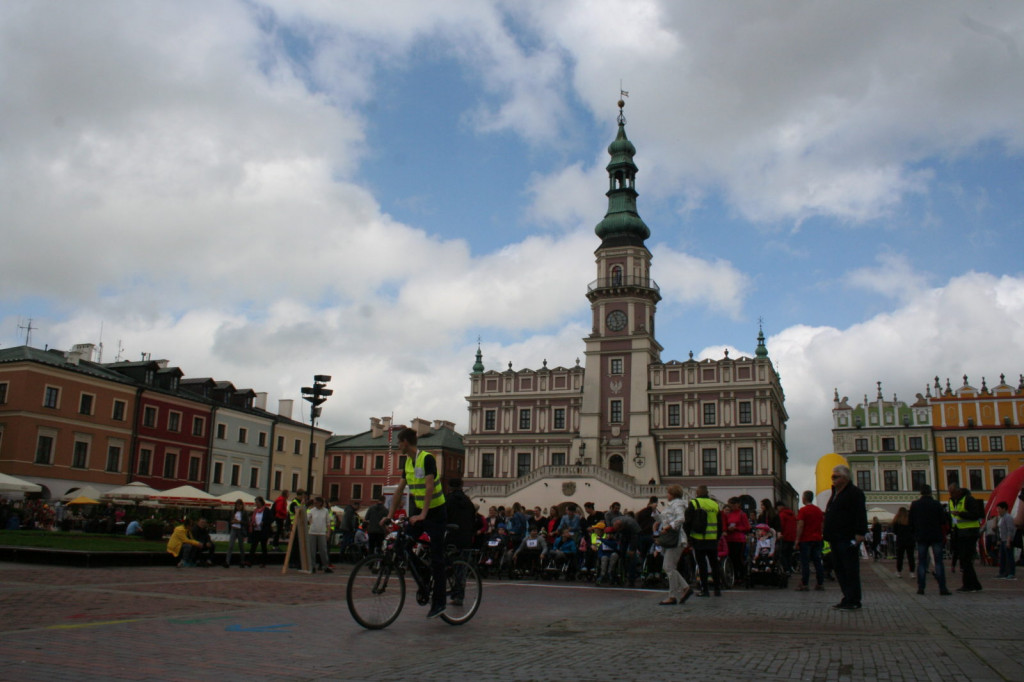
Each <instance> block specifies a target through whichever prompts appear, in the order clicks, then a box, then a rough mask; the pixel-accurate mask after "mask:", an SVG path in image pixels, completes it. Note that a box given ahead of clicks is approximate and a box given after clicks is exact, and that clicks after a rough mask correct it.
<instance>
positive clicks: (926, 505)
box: [910, 483, 950, 596]
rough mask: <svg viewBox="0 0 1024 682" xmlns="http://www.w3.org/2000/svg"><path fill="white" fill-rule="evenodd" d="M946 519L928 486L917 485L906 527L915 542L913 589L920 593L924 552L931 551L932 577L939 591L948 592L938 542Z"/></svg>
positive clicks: (925, 560) (925, 564) (925, 571)
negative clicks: (933, 561)
mask: <svg viewBox="0 0 1024 682" xmlns="http://www.w3.org/2000/svg"><path fill="white" fill-rule="evenodd" d="M945 523H946V510H945V509H943V508H942V505H941V504H940V503H939V501H938V500H936V499H935V498H934V497H932V487H931V486H930V485H928V484H927V483H925V484H924V485H922V486H921V497H919V498H918V499H916V500H914V502H913V503H912V504H911V505H910V528H911V530H912V531H913V533H914V542H916V543H917V593H918V594H924V585H925V582H926V580H927V578H928V556H929V553H931V554H933V555H935V579H936V580H938V581H939V594H941V595H943V596H949V594H950V591H949V590H947V589H946V569H945V568H943V566H942V546H943V545H944V544H945V543H946V537H945V534H944V533H943V532H942V526H943V525H944V524H945Z"/></svg>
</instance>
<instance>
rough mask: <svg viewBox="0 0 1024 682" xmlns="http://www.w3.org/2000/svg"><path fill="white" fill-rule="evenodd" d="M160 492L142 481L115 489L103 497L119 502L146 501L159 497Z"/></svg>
mask: <svg viewBox="0 0 1024 682" xmlns="http://www.w3.org/2000/svg"><path fill="white" fill-rule="evenodd" d="M159 494H160V491H159V490H157V489H156V488H151V487H149V486H148V485H146V484H145V483H143V482H142V481H133V482H131V483H129V484H128V485H123V486H121V487H120V488H114V489H113V490H108V491H107V492H105V493H103V497H107V498H111V499H114V500H115V501H118V500H145V499H146V498H148V497H150V496H152V495H159Z"/></svg>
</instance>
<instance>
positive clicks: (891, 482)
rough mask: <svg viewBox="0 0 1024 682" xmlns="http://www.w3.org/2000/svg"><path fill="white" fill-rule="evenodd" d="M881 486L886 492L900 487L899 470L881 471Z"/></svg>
mask: <svg viewBox="0 0 1024 682" xmlns="http://www.w3.org/2000/svg"><path fill="white" fill-rule="evenodd" d="M882 486H883V487H884V488H885V491H886V492H894V491H897V490H899V489H900V472H898V471H895V470H893V469H886V470H885V471H883V472H882Z"/></svg>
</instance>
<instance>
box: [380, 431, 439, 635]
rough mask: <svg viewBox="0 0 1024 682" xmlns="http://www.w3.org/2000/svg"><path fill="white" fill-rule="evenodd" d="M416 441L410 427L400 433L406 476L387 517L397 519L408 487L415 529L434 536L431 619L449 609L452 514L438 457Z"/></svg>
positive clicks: (400, 450) (432, 548)
mask: <svg viewBox="0 0 1024 682" xmlns="http://www.w3.org/2000/svg"><path fill="white" fill-rule="evenodd" d="M416 442H417V437H416V431H415V430H414V429H409V428H406V429H402V430H401V431H399V432H398V451H399V452H401V453H402V454H403V455H405V477H404V478H402V479H400V480H399V481H398V487H397V488H396V490H395V494H394V497H392V498H391V510H390V512H389V513H388V515H387V517H385V519H384V520H385V521H387V520H388V519H391V518H394V516H395V514H396V513H397V512H398V509H399V508H400V507H401V505H402V495H403V493H404V492H405V488H406V486H408V487H409V493H410V500H411V502H412V507H413V509H412V510H410V514H409V523H410V524H411V525H412V527H413V529H414V532H424V533H426V534H427V535H428V536H429V537H430V569H431V574H432V576H433V581H434V583H433V587H434V592H433V594H432V595H431V605H430V611H429V612H428V613H427V618H436V617H438V616H440V615H441V614H442V613H444V611H445V575H444V573H445V558H444V533H445V526H446V525H447V523H448V513H447V509H446V507H445V498H444V491H443V490H442V489H441V477H440V475H439V473H438V471H437V460H436V459H435V458H434V456H433V455H432V454H430V453H429V452H426V451H424V450H420V449H419V448H418V447H417V446H416Z"/></svg>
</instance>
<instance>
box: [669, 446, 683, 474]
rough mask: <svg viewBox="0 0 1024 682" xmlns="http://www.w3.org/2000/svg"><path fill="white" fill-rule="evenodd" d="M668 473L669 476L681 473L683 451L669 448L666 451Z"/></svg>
mask: <svg viewBox="0 0 1024 682" xmlns="http://www.w3.org/2000/svg"><path fill="white" fill-rule="evenodd" d="M668 475H669V476H682V475H683V451H682V450H669V451H668Z"/></svg>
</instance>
